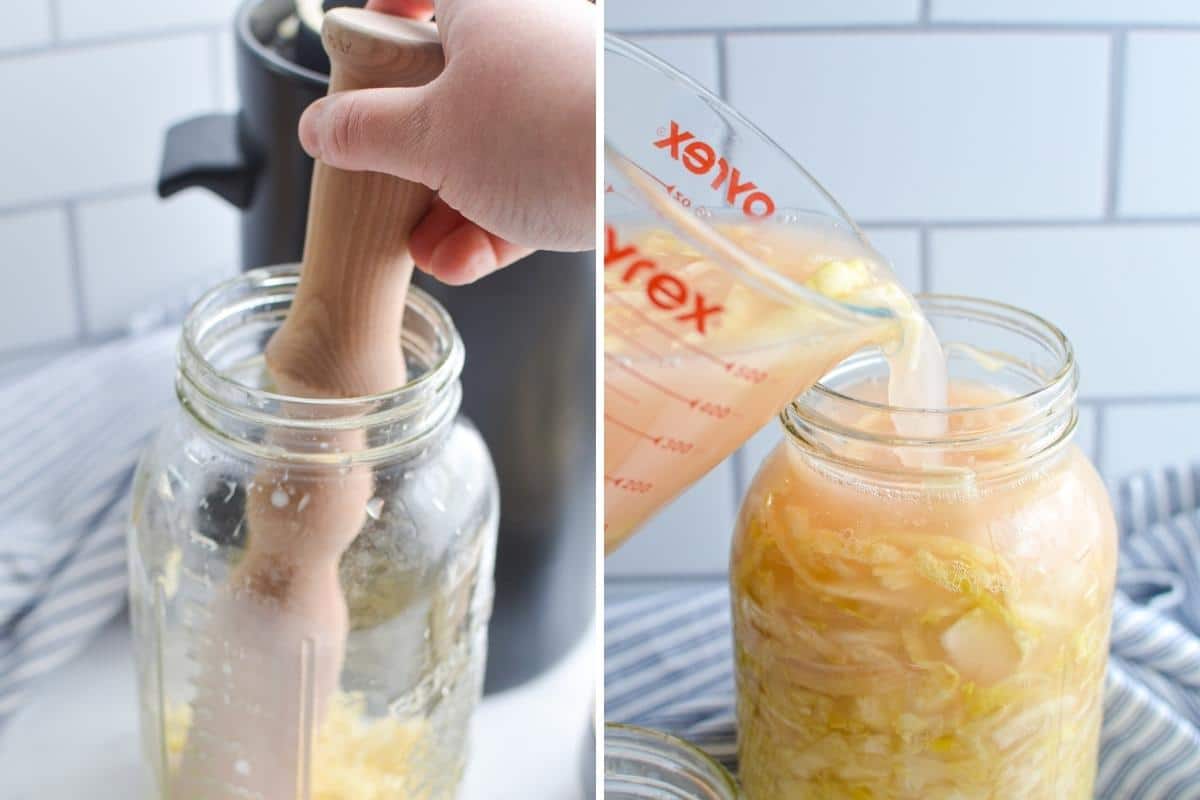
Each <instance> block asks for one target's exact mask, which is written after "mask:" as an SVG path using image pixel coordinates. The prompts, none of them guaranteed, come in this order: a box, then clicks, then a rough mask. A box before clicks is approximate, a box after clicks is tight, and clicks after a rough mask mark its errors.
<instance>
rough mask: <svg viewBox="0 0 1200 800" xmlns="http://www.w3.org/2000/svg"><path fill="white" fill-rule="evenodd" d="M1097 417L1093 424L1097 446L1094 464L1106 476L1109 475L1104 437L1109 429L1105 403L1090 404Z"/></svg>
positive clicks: (1093, 455)
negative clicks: (1105, 459)
mask: <svg viewBox="0 0 1200 800" xmlns="http://www.w3.org/2000/svg"><path fill="white" fill-rule="evenodd" d="M1089 405H1090V406H1091V408H1092V410H1093V411H1094V413H1095V415H1096V419H1095V421H1094V422H1093V423H1092V437H1093V440H1094V441H1095V446H1094V449H1093V451H1092V463H1094V464H1095V465H1096V469H1097V470H1098V471H1099V472H1100V475H1101V476H1106V475H1107V473H1108V465H1107V464H1105V463H1104V458H1105V449H1106V448H1105V447H1104V436H1105V431H1106V429H1107V427H1108V426H1107V411H1108V407H1107V406H1106V405H1105V404H1104V403H1090V404H1089Z"/></svg>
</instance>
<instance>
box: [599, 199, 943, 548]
mask: <svg viewBox="0 0 1200 800" xmlns="http://www.w3.org/2000/svg"><path fill="white" fill-rule="evenodd" d="M691 224H692V225H695V224H696V223H695V222H693V223H691ZM711 230H712V231H713V232H714V233H716V234H717V235H719V236H720V237H721V238H722V240H723V242H725V243H727V244H731V245H733V246H734V247H736V248H738V249H739V250H740V251H741V252H742V253H744V254H745V255H747V256H749V257H750V258H752V259H754V260H755V261H757V262H758V263H760V264H764V265H766V266H768V267H770V268H771V269H773V270H774V271H775V272H776V273H777V274H778V275H780V276H782V277H784V278H786V279H788V280H790V281H792V282H793V283H798V284H802V285H803V286H805V287H806V288H808V289H809V290H812V291H813V292H815V293H816V294H817V295H820V296H821V297H823V298H824V299H825V300H828V301H831V302H829V303H827V304H822V303H821V302H809V303H803V302H797V300H796V297H795V296H793V297H787V296H784V295H782V294H780V293H779V292H775V291H772V290H771V288H770V287H767V286H763V285H761V284H759V283H757V282H755V281H754V280H753V278H752V277H749V276H747V275H745V274H742V273H739V271H738V270H732V269H728V268H727V266H725V265H722V264H720V263H718V262H717V261H716V260H715V259H714V258H712V257H711V256H709V255H707V254H705V253H703V252H701V251H699V250H698V249H696V248H695V247H694V246H693V245H692V244H690V243H689V242H688V241H687V240H684V239H682V238H680V237H679V236H677V235H675V234H674V233H673V232H670V231H669V230H667V229H666V228H665V227H663V226H657V227H642V228H637V227H622V226H619V225H614V224H610V225H608V226H607V228H606V231H605V236H606V240H605V255H604V304H605V305H604V351H605V352H604V359H605V364H604V369H605V378H604V397H605V412H604V414H605V416H604V470H605V471H604V481H605V546H606V550H607V551H608V552H612V550H614V549H615V548H616V547H617V546H619V545H620V544H621V543H622V542H623V541H625V539H627V538H628V537H629V536H630V535H631V534H632V533H633V532H634V531H635V530H636V529H637V528H638V527H639V526H640V525H641V524H642V523H644V522H645V521H646V519H647V518H649V517H650V516H651V515H652V514H653V513H654V512H655V511H657V510H658V509H660V508H661V507H662V506H664V505H665V504H666V503H667V502H669V501H670V500H671V499H673V498H674V497H675V496H676V495H678V494H679V493H680V492H681V491H683V490H684V489H685V488H686V487H687V486H689V485H691V484H692V483H694V482H695V481H697V480H699V479H700V478H701V477H702V476H703V475H704V474H705V473H707V472H708V471H709V470H710V469H712V468H713V467H714V466H715V465H716V464H717V463H719V462H720V461H721V460H722V459H724V458H725V457H726V456H728V455H729V454H730V453H731V452H733V451H734V450H735V449H737V448H738V447H739V446H740V445H741V444H742V443H743V442H745V441H746V440H747V439H749V438H750V436H752V435H753V434H754V433H755V431H757V430H758V429H759V428H761V427H762V426H763V425H764V424H766V423H767V422H768V421H769V420H770V419H771V417H772V416H773V415H775V414H776V413H778V412H779V411H780V410H781V409H782V408H783V407H784V406H786V405H787V403H788V402H790V401H791V400H792V399H793V398H795V397H796V396H797V395H799V394H800V393H801V392H803V391H804V390H806V389H807V388H809V387H811V386H812V385H813V384H815V383H816V382H817V381H818V380H820V378H821V376H822V375H824V374H825V373H826V372H828V371H829V370H830V369H831V368H832V367H833V366H835V365H836V364H837V363H839V362H840V361H842V360H843V359H845V358H846V357H847V356H849V355H851V354H852V353H854V352H856V351H858V350H860V349H862V348H864V347H868V346H871V345H883V346H885V347H886V348H887V349H888V350H889V360H890V362H891V363H892V366H893V378H892V380H891V382H890V386H889V391H890V396H891V398H892V399H893V401H894V402H897V403H898V404H900V405H904V406H907V407H918V408H929V407H940V406H941V405H944V403H945V372H944V369H945V368H944V362H943V358H942V354H941V349H940V347H939V346H938V345H937V340H936V338H935V337H934V336H933V332H932V329H931V328H929V326H928V324H927V323H925V321H924V320H923V319H922V318H921V317H920V314H919V311H918V310H917V307H916V304H915V302H914V301H913V299H912V297H911V296H910V295H909V294H908V293H907V292H906V291H905V290H904V289H903V287H901V286H900V284H899V283H898V282H897V281H896V279H895V276H894V275H893V274H892V272H891V270H890V268H889V267H888V266H887V265H886V263H885V262H883V261H882V260H881V259H880V258H879V257H878V256H877V255H875V254H874V253H873V252H872V251H870V249H869V248H868V247H867V245H866V244H865V243H864V242H863V241H862V240H861V239H859V238H857V237H855V236H852V235H851V234H849V233H848V232H846V231H844V230H843V229H839V228H836V227H834V226H833V225H832V224H830V225H823V224H820V223H817V222H805V223H803V224H787V223H780V222H737V223H718V224H716V225H714V226H713V227H712V228H711ZM820 299H821V298H814V300H818V301H819V300H820ZM839 304H844V305H842V306H839ZM847 306H854V307H857V308H859V309H877V310H880V311H881V312H883V313H878V314H875V315H872V314H868V313H862V314H854V313H850V312H849V311H847V310H846V307H847ZM930 433H936V431H930Z"/></svg>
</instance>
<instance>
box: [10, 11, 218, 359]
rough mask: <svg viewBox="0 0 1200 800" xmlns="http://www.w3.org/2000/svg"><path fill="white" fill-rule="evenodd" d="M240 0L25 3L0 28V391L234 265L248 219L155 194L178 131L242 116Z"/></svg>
mask: <svg viewBox="0 0 1200 800" xmlns="http://www.w3.org/2000/svg"><path fill="white" fill-rule="evenodd" d="M238 5H240V0H204V2H199V3H197V2H187V1H186V0H114V2H108V3H96V2H93V1H92V0H22V2H21V3H20V6H21V10H20V12H19V13H17V12H14V13H10V14H9V15H8V16H7V17H6V21H5V24H4V25H3V26H0V86H3V87H4V103H5V107H6V108H9V109H19V111H20V113H19V114H16V115H15V116H12V118H11V119H9V118H8V117H6V118H5V123H6V124H5V126H4V130H3V133H0V140H2V141H3V145H4V146H3V147H2V148H0V175H2V176H3V177H2V178H0V276H2V277H3V278H4V279H5V288H4V291H3V292H0V380H4V379H7V378H10V377H12V376H14V375H17V374H19V373H20V372H22V371H25V370H28V369H30V368H32V367H34V366H36V365H37V364H39V363H41V362H42V361H43V360H44V359H45V358H47V357H49V356H51V355H53V354H54V353H57V352H60V351H61V350H63V349H65V348H68V347H71V346H74V345H77V344H79V343H82V342H88V341H100V340H103V339H105V338H108V337H110V336H111V335H113V334H114V333H116V332H118V331H120V330H122V329H124V328H126V327H127V326H128V324H129V323H130V320H131V318H132V317H133V316H134V315H136V314H138V313H139V312H143V311H145V310H147V308H148V307H153V306H158V305H160V304H162V303H165V302H173V303H175V304H178V303H179V302H180V301H181V299H182V295H183V294H184V293H187V292H188V291H189V289H190V290H191V291H192V292H194V291H195V290H196V289H198V288H200V287H205V286H210V285H212V284H213V283H215V282H217V281H218V280H220V279H222V278H223V277H226V276H228V275H230V274H232V273H233V272H234V270H236V268H237V231H236V227H235V220H236V214H235V212H234V211H233V210H232V209H231V208H230V207H228V206H227V205H225V204H224V203H223V202H222V201H219V200H217V199H216V198H215V197H213V196H212V195H209V194H207V193H205V192H203V191H201V190H199V189H192V190H189V191H187V192H185V193H183V194H181V195H178V196H176V197H174V198H171V199H169V200H165V201H163V200H159V199H158V198H157V197H156V196H155V195H154V183H155V181H156V178H157V174H158V169H159V163H160V160H161V157H162V143H163V137H164V134H165V132H166V130H167V128H168V127H169V126H170V125H171V124H173V123H176V122H179V121H182V120H184V119H186V118H188V117H191V116H193V115H196V114H201V113H207V112H211V111H215V110H218V109H233V108H235V107H236V104H237V98H236V91H235V89H234V88H233V84H234V82H233V59H232V49H233V48H232V37H231V34H230V30H231V28H232V25H233V15H234V11H235V9H236V7H237V6H238Z"/></svg>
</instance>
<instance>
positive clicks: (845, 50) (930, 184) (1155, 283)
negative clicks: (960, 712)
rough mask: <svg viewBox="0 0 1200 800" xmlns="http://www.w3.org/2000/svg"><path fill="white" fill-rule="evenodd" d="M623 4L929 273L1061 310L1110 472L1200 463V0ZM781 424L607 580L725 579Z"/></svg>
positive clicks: (901, 259) (621, 558)
mask: <svg viewBox="0 0 1200 800" xmlns="http://www.w3.org/2000/svg"><path fill="white" fill-rule="evenodd" d="M607 13H608V28H609V29H610V30H612V31H614V32H616V33H620V34H627V35H629V36H630V37H632V38H634V39H635V40H636V41H638V42H639V43H642V44H644V45H645V46H647V47H650V48H651V49H657V50H658V52H659V53H660V54H661V55H662V56H663V57H664V58H666V59H667V60H672V59H673V58H675V59H677V63H678V64H679V66H680V67H681V68H682V69H683V70H684V71H685V72H686V71H689V70H695V71H697V72H698V73H699V74H698V75H697V76H696V77H698V79H699V80H701V82H703V83H705V84H706V85H710V86H717V87H721V88H723V89H724V91H725V95H726V99H727V100H729V101H730V102H732V103H733V105H734V106H735V107H737V108H739V109H740V110H741V111H742V112H744V113H745V114H746V115H747V116H748V117H749V118H750V119H751V120H753V121H755V122H756V123H758V124H759V125H760V126H761V127H763V128H764V129H765V130H766V132H767V133H768V134H769V135H771V136H772V137H774V138H775V139H776V140H777V141H779V142H781V143H782V144H783V145H784V146H785V147H786V148H788V149H789V150H790V151H791V152H792V153H793V154H794V155H796V156H797V158H798V159H799V160H800V161H801V163H803V164H804V165H805V166H806V167H808V168H809V169H810V170H811V171H812V172H813V174H814V175H815V176H816V177H817V178H818V180H821V181H823V182H824V183H825V184H826V185H827V186H828V187H829V189H830V190H831V191H832V192H833V194H834V196H835V197H837V198H838V199H839V200H840V201H841V202H842V203H843V204H844V205H845V206H846V207H847V209H848V211H849V212H850V213H851V215H853V216H855V217H856V218H858V219H859V220H860V221H862V222H863V223H864V224H865V225H866V228H867V231H868V233H869V234H870V236H871V237H872V238H873V240H874V241H875V242H876V245H877V246H878V248H879V249H880V250H881V251H883V252H884V253H885V254H887V255H888V256H889V258H891V260H892V261H893V263H894V264H895V266H896V268H897V272H898V273H899V275H900V277H901V280H903V281H905V282H906V283H907V284H908V285H909V286H910V287H912V288H913V289H914V290H922V291H942V292H967V293H972V294H979V295H983V296H988V297H993V298H996V299H1001V300H1007V301H1009V302H1013V303H1017V304H1020V305H1024V306H1027V307H1029V308H1031V309H1033V310H1035V311H1039V312H1041V313H1044V314H1045V315H1047V316H1048V317H1049V318H1050V319H1051V320H1053V321H1054V322H1056V323H1057V324H1059V325H1061V326H1062V327H1063V328H1064V329H1065V330H1066V332H1067V334H1068V335H1069V336H1070V337H1071V338H1072V340H1073V341H1074V342H1075V344H1076V347H1077V350H1078V356H1079V360H1080V364H1081V368H1082V373H1083V385H1082V395H1081V397H1082V402H1081V410H1080V421H1079V428H1078V431H1077V433H1076V441H1077V443H1078V444H1079V445H1080V446H1081V447H1082V448H1083V449H1084V450H1085V452H1087V453H1088V454H1089V455H1090V456H1091V457H1092V458H1093V459H1094V460H1095V461H1096V462H1097V465H1098V466H1099V467H1100V468H1101V470H1102V471H1103V472H1104V473H1105V474H1106V475H1107V476H1110V477H1116V476H1118V475H1121V474H1123V473H1125V472H1128V471H1131V470H1135V469H1139V468H1142V467H1146V466H1152V465H1156V464H1160V463H1166V462H1169V461H1179V460H1187V459H1193V460H1200V371H1198V370H1197V369H1196V366H1195V365H1196V364H1197V355H1198V353H1200V340H1198V338H1197V337H1196V335H1195V333H1194V332H1193V331H1194V321H1195V319H1196V313H1197V312H1196V309H1197V308H1198V307H1200V306H1198V305H1197V304H1198V303H1200V188H1197V187H1200V148H1197V147H1196V142H1197V141H1200V110H1197V107H1196V104H1195V103H1194V102H1189V101H1188V100H1187V98H1188V97H1190V96H1192V95H1193V94H1194V93H1195V89H1194V86H1195V82H1196V81H1195V77H1196V75H1198V74H1200V3H1198V2H1195V0H922V1H921V2H883V0H879V2H854V3H843V2H837V3H835V2H816V1H815V0H775V1H774V2H768V0H759V1H758V2H743V3H735V4H729V3H700V2H694V1H689V2H683V0H671V1H670V2H667V0H658V2H655V3H641V2H637V0H608V3H607ZM667 42H669V43H670V44H666V43H667ZM659 43H663V44H659ZM710 43H715V46H714V45H712V44H710ZM714 52H715V55H710V54H712V53H714ZM714 70H715V74H714ZM1146 341H1153V342H1154V346H1153V347H1146V346H1145V345H1144V344H1138V343H1139V342H1142V343H1144V342H1146ZM780 437H781V434H780V429H779V426H778V424H777V423H775V422H772V423H771V424H769V425H767V426H766V427H765V428H764V429H763V430H762V431H761V432H759V433H758V434H757V435H756V436H755V437H754V438H753V439H751V440H750V441H749V442H747V443H746V444H745V445H744V446H743V447H742V449H741V450H740V451H738V452H737V453H736V454H734V456H732V457H731V458H730V459H728V460H727V461H726V462H725V463H724V464H722V465H721V466H720V467H718V468H717V469H716V470H714V472H713V473H712V474H710V475H709V476H708V477H707V478H705V479H704V481H703V482H702V483H701V484H700V486H699V487H698V488H695V489H693V490H691V491H689V492H687V493H686V494H684V495H683V496H682V497H681V498H680V499H679V500H678V501H676V503H674V504H673V505H671V506H670V507H668V508H667V509H665V510H664V511H663V512H662V513H661V514H660V515H659V516H658V517H657V518H656V519H655V520H653V521H652V522H651V523H650V525H649V526H648V527H647V529H646V530H644V531H642V532H640V533H639V534H638V535H637V536H636V537H634V539H633V540H632V541H631V542H630V544H628V545H627V546H626V547H625V548H623V549H622V550H621V551H619V552H618V553H617V554H616V555H615V556H613V557H611V558H610V559H608V560H607V561H606V568H607V573H608V574H609V575H610V576H615V577H617V578H618V579H620V578H622V577H626V578H628V579H629V580H631V581H637V582H644V581H646V580H656V579H659V578H663V577H667V576H670V575H672V574H676V575H679V576H682V577H685V578H686V579H687V580H691V581H694V580H697V579H698V578H700V577H703V576H708V577H711V578H713V579H719V578H720V576H721V575H722V573H723V572H724V570H725V565H726V561H727V557H728V554H727V552H726V551H725V548H726V546H727V544H728V541H729V535H730V531H731V529H732V525H733V517H734V514H735V512H736V506H737V502H738V500H739V499H740V497H741V496H742V494H743V492H744V490H745V488H746V485H747V483H748V481H749V480H750V479H751V478H752V477H753V475H754V472H755V471H756V469H757V468H758V465H759V463H760V462H761V460H762V458H763V457H764V456H765V455H766V454H767V452H769V451H770V449H771V447H773V446H774V445H775V444H776V443H777V442H778V441H779V440H780ZM730 497H732V498H734V499H733V501H732V502H730V501H729V500H728V498H730ZM722 509H726V510H725V511H722ZM679 559H685V560H686V564H684V565H683V566H676V564H677V563H678V561H679ZM639 585H641V584H640V583H639Z"/></svg>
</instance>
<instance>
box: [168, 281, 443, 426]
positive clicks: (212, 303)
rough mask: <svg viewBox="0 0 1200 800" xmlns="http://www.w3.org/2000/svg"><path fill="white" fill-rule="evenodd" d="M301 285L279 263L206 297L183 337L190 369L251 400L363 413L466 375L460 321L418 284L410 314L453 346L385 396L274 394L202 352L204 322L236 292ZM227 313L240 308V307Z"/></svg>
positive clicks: (409, 300) (225, 283)
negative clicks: (236, 377) (232, 375)
mask: <svg viewBox="0 0 1200 800" xmlns="http://www.w3.org/2000/svg"><path fill="white" fill-rule="evenodd" d="M299 282H300V268H299V265H298V264H278V265H275V266H270V267H260V268H258V269H252V270H248V271H246V272H243V273H242V274H241V275H238V276H235V277H233V278H230V279H228V280H225V281H222V282H221V283H218V284H217V285H216V286H214V287H213V288H211V289H209V290H208V291H207V292H205V293H204V294H203V295H201V297H200V298H199V299H198V300H197V301H196V302H195V303H193V304H192V307H191V309H190V310H189V311H188V314H187V317H186V318H185V319H184V323H183V332H182V335H181V337H180V344H179V346H180V349H181V351H186V353H187V355H188V356H189V357H190V358H191V359H192V360H193V361H192V363H191V364H189V365H188V368H189V369H198V371H199V373H200V376H201V377H202V378H206V379H208V380H211V381H212V382H214V383H221V384H230V385H232V386H235V387H237V390H238V391H239V392H244V393H245V394H246V396H247V397H250V398H253V399H256V400H259V401H263V402H275V403H287V404H288V406H289V407H292V408H312V409H321V410H335V409H338V408H341V407H353V408H356V409H361V407H362V406H363V405H364V404H372V405H374V404H381V403H382V404H385V405H392V404H393V403H394V402H395V401H396V400H399V399H402V398H403V397H404V396H406V395H411V394H412V393H413V392H414V391H415V390H420V389H424V388H426V387H428V386H431V385H434V384H436V383H439V382H445V381H446V380H447V379H449V380H454V379H456V378H458V377H459V375H460V374H461V373H462V365H463V359H464V354H463V344H462V339H461V338H460V337H459V335H458V329H457V328H455V326H454V320H453V319H451V317H450V313H449V312H448V311H446V309H445V308H444V307H442V305H441V304H440V303H438V302H437V301H436V300H434V299H433V297H432V296H431V295H430V294H428V293H427V292H425V291H424V290H423V289H421V288H420V287H418V286H409V288H408V298H407V300H406V301H405V308H406V310H407V309H409V308H410V307H411V308H412V310H415V311H419V312H420V313H422V314H424V315H425V316H428V317H431V318H432V319H433V321H434V322H435V323H436V324H438V325H439V326H440V327H441V328H442V329H443V332H444V334H445V335H446V337H447V338H448V339H450V340H451V341H450V346H449V347H447V348H445V349H444V352H442V353H441V355H440V356H439V358H438V359H437V361H435V362H434V363H432V364H430V365H429V366H428V368H427V369H426V370H425V371H424V372H422V373H421V374H420V375H418V376H416V377H415V378H412V379H411V380H408V381H406V382H405V383H404V384H402V385H401V386H397V387H395V388H392V389H388V390H386V391H383V392H376V393H374V394H367V395H356V396H352V397H302V396H299V395H289V394H282V393H280V392H273V391H270V390H269V389H260V388H257V387H254V386H247V385H246V384H244V383H240V382H238V381H235V380H233V379H231V378H229V377H228V376H226V375H223V374H222V373H221V371H220V370H219V369H217V368H216V367H214V366H213V365H212V363H211V362H210V360H209V358H208V357H207V356H206V355H205V354H204V353H202V352H201V351H200V347H199V344H198V338H199V336H200V335H202V334H203V329H204V328H206V327H209V326H210V325H211V322H210V323H209V325H202V324H201V323H202V321H205V320H206V319H207V318H206V316H205V315H206V314H208V313H217V312H220V311H221V310H222V309H223V308H224V307H223V306H222V305H221V303H222V300H223V299H224V298H225V297H226V296H227V295H228V294H229V293H230V292H231V291H232V290H235V289H238V288H241V287H247V288H265V289H276V290H278V289H286V288H288V287H294V286H296V285H298V284H299ZM255 284H257V286H256V285H255ZM226 310H236V307H234V308H228V309H226Z"/></svg>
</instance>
